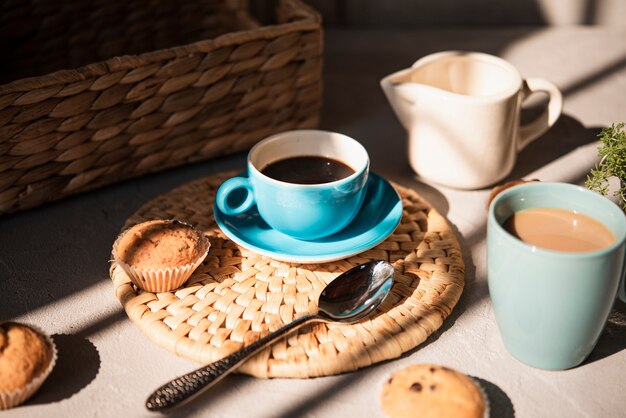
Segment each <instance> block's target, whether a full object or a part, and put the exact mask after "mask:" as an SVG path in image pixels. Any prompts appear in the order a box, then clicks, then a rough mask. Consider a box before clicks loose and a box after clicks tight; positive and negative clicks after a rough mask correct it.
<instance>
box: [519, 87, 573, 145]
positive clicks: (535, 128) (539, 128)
mask: <svg viewBox="0 0 626 418" xmlns="http://www.w3.org/2000/svg"><path fill="white" fill-rule="evenodd" d="M537 92H544V93H548V97H549V99H548V106H547V107H546V109H545V110H544V111H543V113H542V114H541V116H539V117H538V118H537V119H535V120H534V121H532V122H529V123H527V124H526V125H523V126H522V127H521V128H520V141H519V143H518V146H517V150H518V151H521V150H522V149H523V148H525V147H526V145H528V144H530V143H531V142H532V141H534V140H535V139H537V138H539V137H540V136H541V135H542V134H543V133H544V132H545V131H547V130H548V129H549V128H550V127H552V125H554V124H555V123H556V121H557V119H559V116H560V115H561V110H563V96H562V94H561V91H560V90H559V88H558V87H557V86H556V85H555V84H554V83H551V82H550V81H548V80H545V79H543V78H527V79H525V80H524V88H523V99H522V100H526V98H527V97H528V96H530V95H531V94H533V93H537Z"/></svg>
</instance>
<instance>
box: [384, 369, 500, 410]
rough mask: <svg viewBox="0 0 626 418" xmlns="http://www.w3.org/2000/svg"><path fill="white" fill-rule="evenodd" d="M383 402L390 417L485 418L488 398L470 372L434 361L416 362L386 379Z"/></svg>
mask: <svg viewBox="0 0 626 418" xmlns="http://www.w3.org/2000/svg"><path fill="white" fill-rule="evenodd" d="M381 405H382V408H383V411H384V413H385V415H386V416H387V417H389V418H404V417H420V418H430V417H437V418H446V417H455V418H484V417H487V416H488V415H489V407H488V400H487V396H486V395H485V392H484V391H483V390H482V388H481V387H480V385H479V384H478V383H477V382H476V381H475V380H474V379H472V378H470V377H469V376H466V375H464V374H463V373H460V372H458V371H456V370H452V369H449V368H447V367H442V366H437V365H434V364H414V365H410V366H408V367H406V368H404V369H402V370H399V371H397V372H395V373H393V375H392V376H391V378H389V380H388V381H387V382H386V383H385V385H384V387H383V391H382V396H381Z"/></svg>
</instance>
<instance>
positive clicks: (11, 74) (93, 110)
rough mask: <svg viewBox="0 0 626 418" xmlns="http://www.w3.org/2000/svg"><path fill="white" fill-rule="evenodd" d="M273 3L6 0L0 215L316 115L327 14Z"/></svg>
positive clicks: (0, 22)
mask: <svg viewBox="0 0 626 418" xmlns="http://www.w3.org/2000/svg"><path fill="white" fill-rule="evenodd" d="M274 3H275V7H274V9H273V11H274V13H275V17H274V21H272V22H269V23H259V22H258V21H257V20H256V19H255V18H254V17H253V15H252V14H251V13H250V12H249V5H248V2H247V1H245V0H222V1H215V0H195V1H192V2H180V1H178V0H153V1H151V2H150V5H149V7H147V3H145V2H141V1H132V0H131V1H128V0H90V1H85V2H80V1H77V2H74V1H72V2H63V1H57V0H30V1H27V0H25V1H20V0H16V1H11V0H9V1H6V2H1V3H0V53H1V56H2V64H1V65H0V83H3V84H0V215H1V214H6V213H11V212H15V211H18V210H21V209H26V208H31V207H34V206H37V205H40V204H42V203H44V202H47V201H51V200H55V199H58V198H60V197H64V196H68V195H71V194H74V193H77V192H81V191H85V190H89V189H94V188H96V187H100V186H103V185H106V184H110V183H113V182H116V181H119V180H122V179H127V178H130V177H136V176H139V175H142V174H145V173H148V172H154V171H158V170H162V169H165V168H168V167H173V166H177V165H181V164H185V163H188V162H193V161H199V160H204V159H208V158H211V157H216V156H220V155H226V154H229V153H233V152H237V151H242V150H245V149H247V148H249V147H250V146H251V145H253V144H254V143H255V142H256V141H258V140H260V139H262V138H263V137H265V136H267V135H270V134H272V133H275V132H280V131H284V130H289V129H296V128H311V127H315V126H317V124H318V122H319V110H320V106H321V93H322V86H321V71H322V29H321V19H320V16H319V14H318V13H316V12H315V11H314V10H313V9H311V8H309V7H308V6H306V5H305V4H303V3H302V2H301V1H299V0H280V1H278V2H274ZM255 6H258V3H256V4H255ZM90 63H94V64H90ZM67 68H74V69H67ZM25 77H29V78H25Z"/></svg>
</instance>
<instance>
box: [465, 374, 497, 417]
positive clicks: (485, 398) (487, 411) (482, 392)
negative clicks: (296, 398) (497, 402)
mask: <svg viewBox="0 0 626 418" xmlns="http://www.w3.org/2000/svg"><path fill="white" fill-rule="evenodd" d="M467 377H469V378H470V379H471V380H472V382H474V385H475V386H476V388H477V389H478V391H479V392H480V395H481V396H482V398H483V403H484V404H485V413H484V414H483V418H489V417H490V416H491V403H490V402H489V395H487V391H486V390H485V388H484V387H483V385H482V383H480V381H479V380H478V379H476V378H475V377H472V376H467Z"/></svg>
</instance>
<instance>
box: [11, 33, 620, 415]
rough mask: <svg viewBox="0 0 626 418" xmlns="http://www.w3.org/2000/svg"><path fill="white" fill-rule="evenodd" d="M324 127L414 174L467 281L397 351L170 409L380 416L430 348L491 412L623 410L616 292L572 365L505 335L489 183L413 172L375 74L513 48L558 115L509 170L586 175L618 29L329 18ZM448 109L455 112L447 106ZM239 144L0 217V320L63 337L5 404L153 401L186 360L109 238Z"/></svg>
mask: <svg viewBox="0 0 626 418" xmlns="http://www.w3.org/2000/svg"><path fill="white" fill-rule="evenodd" d="M325 36H326V39H325V68H324V82H325V91H324V106H323V112H322V123H321V128H324V129H329V130H334V131H339V132H342V133H345V134H348V135H351V136H353V137H354V138H357V139H358V140H359V141H361V142H362V143H363V144H364V145H365V146H366V148H367V149H368V151H369V153H370V155H371V160H372V170H373V171H375V172H377V173H380V174H382V175H384V176H385V177H387V178H389V179H391V180H393V181H396V182H398V183H400V184H402V185H404V186H406V187H411V188H414V189H416V190H417V191H418V192H419V193H420V194H421V195H422V196H424V197H425V198H426V199H427V200H429V201H430V202H431V203H432V204H433V206H434V207H435V208H436V209H437V210H439V211H440V212H441V213H443V214H444V215H445V216H446V217H447V218H448V220H449V221H450V223H451V225H452V226H453V228H454V229H455V231H456V232H457V234H458V237H459V240H460V242H461V246H462V250H463V254H464V261H465V264H466V288H465V291H464V293H463V296H462V297H461V300H460V302H459V303H458V305H457V306H456V308H455V309H454V311H453V313H452V315H451V316H450V317H449V318H448V319H447V320H446V321H445V323H444V325H443V326H442V328H441V329H440V330H439V331H437V332H436V333H435V334H434V335H432V336H431V337H430V338H429V339H428V340H427V341H426V342H424V343H423V344H422V345H421V346H420V347H419V348H418V349H416V350H414V351H412V352H410V353H408V354H406V355H405V356H403V357H402V358H399V359H397V360H393V361H388V362H385V363H382V364H377V365H374V366H371V367H368V368H366V369H363V370H360V371H357V372H354V373H348V374H344V375H340V376H333V377H324V378H316V379H309V380H287V379H272V380H263V379H256V378H251V377H248V376H244V375H232V376H229V377H227V378H226V379H225V380H224V381H223V382H222V383H221V384H220V385H219V386H217V387H216V388H214V389H213V390H212V391H211V392H209V393H206V394H205V395H204V396H202V397H201V398H200V399H198V400H197V401H195V402H193V403H192V404H189V405H188V406H186V407H184V408H181V409H179V410H177V411H175V412H174V413H173V414H172V415H175V416H194V417H195V416H206V417H299V416H303V417H329V416H342V417H378V416H382V414H381V412H380V407H379V404H378V397H379V393H380V389H381V385H382V383H383V382H384V380H385V379H386V378H387V377H388V375H389V374H390V373H391V372H392V371H394V370H397V369H399V368H401V367H403V366H405V365H408V364H411V363H424V362H432V363H438V364H443V365H446V366H448V367H453V368H456V369H459V370H461V371H463V372H465V373H468V374H469V375H471V376H474V377H477V378H479V379H480V380H481V381H482V382H483V385H484V386H485V387H486V388H487V391H488V393H489V397H490V400H491V404H492V411H493V412H494V414H493V416H497V417H511V416H517V417H558V416H563V417H565V416H566V417H587V416H593V417H618V416H622V417H623V416H625V415H626V396H624V394H625V393H626V379H625V376H626V351H625V350H624V348H626V305H624V304H622V303H617V304H616V306H615V307H614V310H613V313H612V315H611V318H610V320H609V323H608V326H607V328H606V329H605V332H604V334H603V335H602V337H601V339H600V341H599V343H598V345H597V347H596V349H595V350H594V352H593V353H592V354H591V356H590V358H589V359H588V360H587V361H585V363H583V365H581V366H579V367H576V368H574V369H571V370H567V371H559V372H549V371H543V370H538V369H534V368H531V367H529V366H526V365H523V364H521V363H519V362H518V361H516V360H515V359H513V358H512V357H511V356H510V355H509V354H508V353H507V352H506V350H505V348H504V346H503V345H502V342H501V340H500V336H499V334H498V329H497V327H496V324H495V320H494V317H493V312H492V309H491V303H490V300H489V294H488V290H487V281H486V272H485V215H486V212H485V201H486V197H487V195H488V193H489V190H488V189H485V190H477V191H459V190H454V189H449V188H445V187H440V186H437V185H435V184H427V183H425V182H422V181H420V180H419V179H418V178H416V177H415V175H414V174H413V173H412V172H411V170H410V168H409V166H408V163H407V160H406V140H405V133H404V131H403V129H402V128H401V126H400V125H399V123H398V121H397V120H396V118H395V116H394V114H393V113H392V111H391V109H390V107H389V106H388V104H387V102H386V100H385V98H384V96H383V94H382V91H381V90H380V87H379V85H378V82H379V79H380V78H382V77H383V76H384V75H387V74H389V73H391V72H393V71H395V70H398V69H402V68H406V67H407V66H409V65H410V64H412V62H413V61H415V60H416V59H417V58H419V57H421V56H423V55H425V54H428V53H431V52H436V51H440V50H448V49H462V50H476V51H483V52H488V53H492V54H496V55H499V56H502V57H504V58H505V59H508V60H510V61H511V62H512V63H513V64H514V65H516V66H517V67H518V68H519V70H520V71H521V73H522V75H523V76H538V77H545V78H548V79H550V80H552V81H554V82H555V83H557V84H558V85H559V86H560V87H561V89H562V91H563V93H564V102H565V105H564V112H563V115H562V117H561V119H560V120H559V122H558V123H557V125H555V127H554V128H553V129H552V130H550V131H549V132H548V133H547V134H545V135H544V136H543V137H542V138H540V139H539V140H538V141H536V142H534V143H533V144H531V145H530V146H529V147H528V148H526V149H525V150H524V151H523V152H522V153H521V154H520V155H519V158H518V162H517V165H516V166H515V169H514V172H513V173H512V174H511V176H510V178H521V177H534V178H540V179H542V180H546V181H561V182H568V183H577V184H581V183H582V182H584V179H585V178H586V175H587V173H588V171H589V169H590V168H591V167H592V166H593V164H594V163H595V162H596V160H597V157H596V147H597V143H596V142H595V141H596V134H597V133H598V132H599V130H600V128H602V127H604V126H607V125H610V124H611V123H613V122H619V121H626V30H624V29H608V28H600V27H559V28H515V29H512V28H500V29H429V30H338V29H331V30H327V31H326V32H325ZM450 123H454V121H450ZM244 159H245V155H243V154H241V155H235V156H230V157H224V158H220V159H216V160H213V161H208V162H204V163H200V164H196V165H192V166H187V167H182V168H178V169H174V170H169V171H166V172H162V173H159V174H154V175H150V176H145V177H143V178H141V179H137V180H132V181H127V182H124V183H120V184H117V185H113V186H110V187H107V188H104V189H101V190H97V191H94V192H89V193H85V194H82V195H79V196H76V197H72V198H68V199H65V200H63V201H60V202H57V203H52V204H48V205H46V206H44V207H40V208H36V209H33V210H30V211H26V212H22V213H18V214H15V215H11V216H5V217H2V218H0V319H16V320H21V321H27V322H30V323H33V324H36V325H38V326H40V327H41V328H43V329H45V330H46V331H47V332H49V333H50V334H53V335H54V340H55V341H56V343H57V345H58V347H59V349H60V357H59V361H58V364H57V367H56V368H55V370H54V371H53V373H52V374H51V376H50V377H49V379H48V381H47V382H46V383H45V384H44V386H43V387H42V388H41V390H40V391H39V392H38V393H37V394H36V396H35V397H33V398H32V399H31V400H30V401H28V402H27V403H26V404H25V405H23V406H21V407H19V408H16V409H13V410H10V411H7V412H3V413H2V414H1V415H2V416H3V417H4V416H6V417H61V416H63V417H90V416H93V417H113V416H132V417H135V416H148V415H150V414H149V413H148V412H147V411H145V410H144V407H143V403H144V400H145V398H146V396H147V395H148V394H149V393H150V392H151V391H152V390H153V389H154V388H156V387H157V386H159V385H160V384H162V383H164V382H165V381H167V380H169V379H170V378H172V377H174V376H177V375H180V374H183V373H185V372H187V371H190V370H192V369H194V368H195V367H196V364H195V363H193V362H190V361H187V360H184V359H181V358H178V357H176V356H174V355H173V354H171V353H169V352H168V351H166V350H164V349H162V348H160V347H158V346H156V345H155V344H153V343H152V342H150V341H149V340H148V339H147V337H145V336H144V335H143V334H142V332H141V331H140V330H139V329H138V328H137V327H136V326H135V325H134V324H132V323H131V321H130V320H129V319H128V318H127V317H126V315H125V314H124V312H123V310H122V308H121V306H120V304H119V303H118V301H117V299H116V298H115V296H114V294H113V286H112V283H111V281H110V279H109V277H108V258H109V254H110V249H111V244H112V242H113V240H114V239H115V237H116V235H117V234H118V232H119V230H120V228H121V226H122V225H123V223H124V221H125V219H127V218H128V217H129V216H130V215H131V214H132V213H133V212H134V211H136V210H137V209H138V208H139V207H140V206H141V205H142V204H143V203H145V202H147V201H148V200H150V199H152V198H153V197H155V196H157V195H159V194H161V193H164V192H166V191H168V190H170V189H172V188H173V187H175V186H178V185H180V184H184V183H186V182H188V181H191V180H193V179H196V178H200V177H203V176H205V175H209V174H211V173H214V172H218V171H221V170H225V169H230V168H235V167H242V166H243V163H244Z"/></svg>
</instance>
